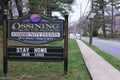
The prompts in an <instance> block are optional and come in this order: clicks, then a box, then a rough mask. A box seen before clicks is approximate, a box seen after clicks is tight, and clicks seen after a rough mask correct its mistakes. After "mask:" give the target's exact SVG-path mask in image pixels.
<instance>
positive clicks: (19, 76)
mask: <svg viewBox="0 0 120 80" xmlns="http://www.w3.org/2000/svg"><path fill="white" fill-rule="evenodd" d="M65 75H66V74H64V73H54V74H53V73H49V74H44V75H26V74H16V75H14V76H11V75H7V76H3V77H1V78H2V79H6V78H10V79H14V80H23V79H31V78H32V79H34V78H59V77H62V76H65Z"/></svg>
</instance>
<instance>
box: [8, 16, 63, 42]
mask: <svg viewBox="0 0 120 80" xmlns="http://www.w3.org/2000/svg"><path fill="white" fill-rule="evenodd" d="M8 38H9V39H14V40H18V41H22V42H25V43H32V44H43V43H47V42H51V41H55V40H61V39H63V21H60V20H54V19H51V18H48V17H45V16H43V15H40V14H31V15H29V16H26V17H22V18H19V19H18V20H8Z"/></svg>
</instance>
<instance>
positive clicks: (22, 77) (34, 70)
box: [0, 38, 90, 80]
mask: <svg viewBox="0 0 120 80" xmlns="http://www.w3.org/2000/svg"><path fill="white" fill-rule="evenodd" d="M0 39H1V38H0ZM13 43H14V44H21V43H16V42H12V41H11V42H10V43H9V44H13ZM21 45H22V44H21ZM47 45H49V46H51V45H57V46H63V41H56V42H52V43H49V44H47ZM68 53H69V54H68V74H67V75H64V76H63V62H15V61H9V64H8V77H4V75H3V73H2V72H3V65H2V40H0V80H90V76H89V74H88V71H87V69H86V66H85V64H84V62H83V59H82V56H81V54H80V50H79V48H78V45H77V43H76V41H75V40H73V39H69V51H68Z"/></svg>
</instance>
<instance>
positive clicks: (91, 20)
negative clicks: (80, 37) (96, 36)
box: [89, 0, 93, 46]
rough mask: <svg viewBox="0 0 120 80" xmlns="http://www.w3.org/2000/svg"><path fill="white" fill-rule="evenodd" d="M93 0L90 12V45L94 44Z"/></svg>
mask: <svg viewBox="0 0 120 80" xmlns="http://www.w3.org/2000/svg"><path fill="white" fill-rule="evenodd" d="M92 13H93V0H91V13H90V29H89V34H90V35H89V46H91V44H92V35H93V32H92V31H93V29H92V28H93V14H92Z"/></svg>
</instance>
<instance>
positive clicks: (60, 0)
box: [29, 0, 74, 15]
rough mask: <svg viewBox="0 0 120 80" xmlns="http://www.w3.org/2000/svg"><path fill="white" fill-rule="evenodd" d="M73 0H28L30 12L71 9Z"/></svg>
mask: <svg viewBox="0 0 120 80" xmlns="http://www.w3.org/2000/svg"><path fill="white" fill-rule="evenodd" d="M73 2H74V0H29V7H30V12H31V13H32V12H39V13H49V14H50V15H51V11H63V10H65V9H69V10H71V7H70V5H71V4H72V3H73Z"/></svg>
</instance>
